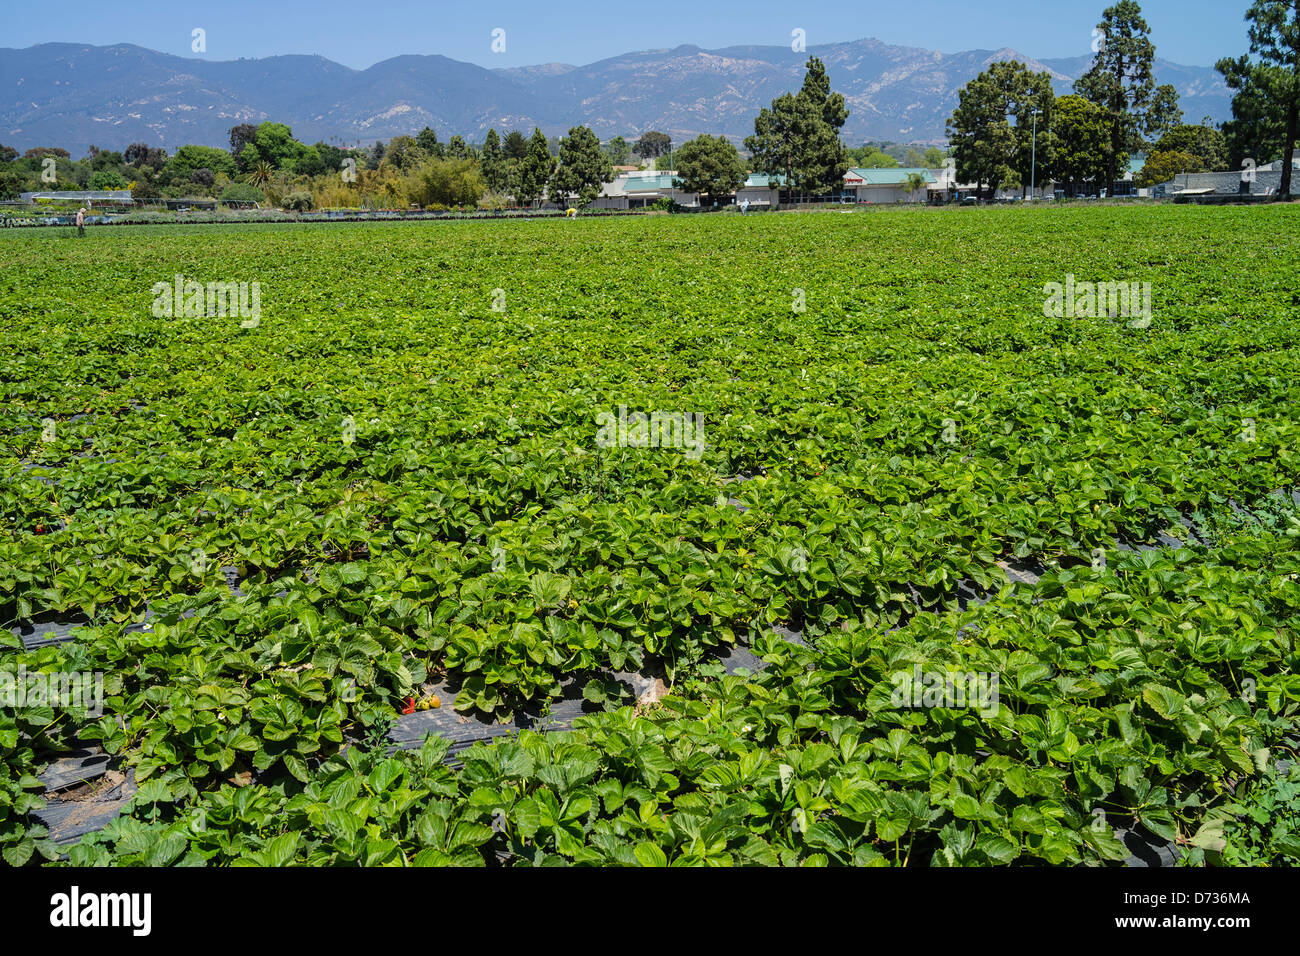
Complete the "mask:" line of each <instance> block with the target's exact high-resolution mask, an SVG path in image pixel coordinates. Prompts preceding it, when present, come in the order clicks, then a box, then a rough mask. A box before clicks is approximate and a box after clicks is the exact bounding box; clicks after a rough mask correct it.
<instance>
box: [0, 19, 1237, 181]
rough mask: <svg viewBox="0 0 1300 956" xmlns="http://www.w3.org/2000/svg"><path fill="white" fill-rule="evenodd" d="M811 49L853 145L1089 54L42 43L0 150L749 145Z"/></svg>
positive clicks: (911, 129)
mask: <svg viewBox="0 0 1300 956" xmlns="http://www.w3.org/2000/svg"><path fill="white" fill-rule="evenodd" d="M809 54H813V55H816V56H820V57H821V58H822V59H823V60H824V61H825V63H826V67H827V70H828V71H829V73H830V78H831V83H832V85H833V87H834V88H835V89H836V90H837V91H839V92H841V93H843V94H844V95H845V98H846V99H847V100H848V103H849V108H850V110H851V111H852V114H851V115H850V117H849V121H848V124H847V125H846V127H845V130H844V134H845V138H846V139H847V140H848V141H849V142H850V144H857V143H859V142H862V141H863V140H867V139H875V140H881V139H888V140H897V141H900V142H916V143H922V142H934V141H941V140H943V139H944V135H945V133H944V124H945V121H946V120H947V118H948V115H949V114H950V113H951V112H952V109H953V107H954V106H955V105H956V102H957V91H958V90H960V89H961V87H962V86H963V85H965V84H966V82H967V81H969V80H970V79H971V78H972V77H973V76H975V75H976V74H977V73H979V72H980V71H981V70H982V69H984V68H985V67H986V66H987V65H988V64H989V63H991V62H994V61H996V60H1007V59H1018V60H1021V61H1022V62H1024V63H1026V64H1027V65H1028V66H1029V67H1030V68H1031V69H1034V70H1047V71H1049V72H1050V73H1051V74H1052V76H1053V80H1054V82H1055V83H1056V86H1057V91H1058V92H1068V91H1069V87H1070V84H1071V83H1072V82H1073V80H1074V79H1075V78H1076V77H1078V76H1079V75H1080V74H1081V73H1082V72H1083V71H1084V70H1085V69H1087V66H1088V63H1089V58H1088V57H1087V56H1081V57H1075V58H1070V59H1054V60H1036V59H1034V58H1033V57H1028V56H1024V55H1022V54H1020V53H1017V52H1016V51H1015V50H1011V49H1002V50H996V51H995V50H968V51H966V52H963V53H953V54H945V53H936V52H934V51H931V50H924V49H920V48H916V47H901V46H891V45H889V44H886V43H882V42H881V41H879V40H873V39H865V40H855V41H853V42H847V43H830V44H823V45H820V46H811V47H809V48H808V53H794V52H792V51H791V50H790V49H789V48H788V47H779V46H737V47H727V48H726V49H721V50H703V49H700V48H699V47H695V46H680V47H677V48H676V49H672V50H646V51H641V52H638V53H627V54H624V55H622V56H617V57H612V58H610V59H607V60H600V61H598V62H596V63H590V64H588V65H586V66H571V65H568V64H563V63H549V64H543V65H539V66H529V67H515V68H511V69H495V70H489V69H485V68H483V67H480V66H475V65H473V64H471V63H462V62H460V61H458V60H452V59H448V58H447V57H444V56H437V55H420V56H416V55H409V56H397V57H393V58H392V59H389V60H384V61H383V62H382V63H376V64H375V65H374V66H372V67H370V68H369V69H366V70H353V69H350V68H348V67H345V66H342V65H340V64H338V63H335V62H334V61H332V60H328V59H325V58H324V57H319V56H273V57H267V58H265V59H242V60H224V61H219V60H205V59H198V58H190V57H179V56H172V55H170V54H166V53H158V52H156V51H154V50H147V49H144V48H143V47H138V46H131V45H117V46H89V45H85V44H77V43H45V44H40V45H38V46H33V47H29V48H27V49H22V50H15V49H0V88H3V89H4V90H6V91H7V93H6V94H5V95H4V97H3V98H2V99H0V143H4V144H5V145H9V146H13V147H15V148H17V149H20V150H26V149H30V148H31V147H33V146H62V147H64V148H66V149H68V150H70V151H71V152H72V153H73V155H74V156H77V155H81V154H82V153H84V151H85V149H86V147H87V146H88V145H90V144H91V143H94V144H95V145H97V146H99V147H100V148H104V149H121V148H122V147H124V146H126V145H127V144H128V143H132V142H145V143H149V144H150V145H160V146H164V147H166V148H168V149H175V148H176V147H177V146H181V145H183V144H185V143H201V144H204V145H209V146H228V138H227V137H228V130H229V129H230V127H231V126H234V125H236V124H238V123H246V122H247V123H258V122H261V121H262V120H266V119H273V120H277V121H281V122H285V123H288V124H289V125H290V126H292V127H293V130H294V134H295V135H296V136H298V137H299V138H300V139H303V140H305V141H307V142H315V141H317V140H321V139H325V140H331V138H337V140H343V141H346V142H352V141H355V140H358V139H359V140H361V141H362V142H371V141H373V140H376V139H384V140H387V139H390V138H392V137H393V136H397V135H401V134H403V133H414V132H416V131H418V130H419V129H421V128H422V127H424V126H425V125H426V124H427V125H429V126H432V127H433V128H434V129H435V130H437V132H438V135H439V136H440V138H442V139H443V140H446V139H447V138H448V137H449V136H451V135H452V134H454V133H459V134H461V135H462V136H465V137H467V138H469V139H472V140H481V138H482V136H483V134H484V133H486V132H487V130H488V128H489V127H496V128H497V129H498V130H509V129H521V130H524V131H525V132H527V131H529V130H531V129H532V127H533V126H541V127H542V129H543V130H544V131H546V133H548V134H563V133H564V132H565V131H566V130H567V129H568V128H569V127H570V126H573V125H578V124H582V125H587V126H590V127H591V128H592V129H594V130H595V131H596V133H597V134H598V135H599V136H600V137H601V138H608V137H610V136H614V135H616V134H622V135H624V136H628V137H631V136H634V135H636V134H639V133H641V132H644V131H645V130H647V129H659V130H664V131H665V132H668V133H670V134H671V135H672V136H673V138H674V140H676V141H677V142H682V141H683V140H685V139H688V138H690V137H692V136H694V135H696V134H698V133H715V134H716V133H723V134H726V135H728V136H730V137H733V138H735V139H739V138H741V137H744V136H746V135H748V134H749V133H751V132H753V120H754V116H755V114H756V113H757V112H758V110H759V108H760V107H762V106H766V105H767V104H768V103H769V102H770V101H771V100H772V98H773V97H775V96H777V95H779V94H780V93H782V92H784V91H786V90H792V89H797V88H798V86H799V84H800V83H801V82H802V79H803V64H804V62H805V60H806V59H807V56H808V55H809ZM1156 81H1157V82H1158V83H1172V84H1174V86H1176V87H1177V88H1178V91H1179V93H1180V94H1181V96H1182V107H1183V111H1184V113H1185V115H1186V118H1187V120H1188V122H1199V121H1200V119H1201V118H1202V117H1203V116H1207V115H1208V116H1210V117H1211V118H1213V119H1214V120H1216V121H1218V120H1223V119H1226V118H1228V117H1229V115H1230V104H1231V96H1230V93H1229V91H1228V89H1227V87H1226V86H1225V85H1224V84H1223V82H1222V79H1221V78H1220V77H1219V75H1218V74H1217V73H1216V72H1215V71H1214V70H1213V69H1211V68H1209V67H1198V66H1180V65H1178V64H1176V63H1169V62H1166V61H1163V60H1160V61H1157V63H1156Z"/></svg>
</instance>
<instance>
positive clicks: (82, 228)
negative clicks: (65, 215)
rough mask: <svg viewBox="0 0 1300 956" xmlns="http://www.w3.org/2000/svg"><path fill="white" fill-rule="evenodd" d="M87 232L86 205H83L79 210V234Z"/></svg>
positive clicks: (82, 234)
mask: <svg viewBox="0 0 1300 956" xmlns="http://www.w3.org/2000/svg"><path fill="white" fill-rule="evenodd" d="M85 234H86V207H85V206H82V207H81V208H80V209H78V210H77V235H78V236H84V235H85Z"/></svg>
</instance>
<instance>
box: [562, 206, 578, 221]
mask: <svg viewBox="0 0 1300 956" xmlns="http://www.w3.org/2000/svg"><path fill="white" fill-rule="evenodd" d="M577 214H578V210H576V209H574V208H572V207H570V208H569V209H567V210H565V213H564V215H565V217H566V218H569V219H572V218H573V217H574V216H576V215H577Z"/></svg>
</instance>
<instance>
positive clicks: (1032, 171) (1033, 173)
mask: <svg viewBox="0 0 1300 956" xmlns="http://www.w3.org/2000/svg"><path fill="white" fill-rule="evenodd" d="M1041 112H1042V110H1034V138H1033V146H1032V147H1031V148H1030V153H1029V155H1030V159H1029V198H1030V199H1031V200H1032V199H1033V198H1034V187H1035V186H1036V185H1037V183H1038V178H1037V173H1038V114H1039V113H1041Z"/></svg>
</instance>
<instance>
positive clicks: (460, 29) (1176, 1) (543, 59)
mask: <svg viewBox="0 0 1300 956" xmlns="http://www.w3.org/2000/svg"><path fill="white" fill-rule="evenodd" d="M1109 2H1111V0H884V2H882V0H840V2H836V3H825V2H811V3H791V2H789V0H781V2H775V0H748V2H746V3H731V2H726V0H702V2H701V0H691V2H684V0H641V2H632V3H625V4H619V3H610V2H599V0H550V2H547V3H539V2H537V0H531V2H522V0H505V2H502V0H484V2H479V3H467V2H465V0H460V2H458V3H446V2H441V0H376V2H373V3H358V2H357V0H347V2H337V0H317V2H312V3H304V2H298V0H289V2H279V0H257V2H250V0H220V2H218V3H203V4H197V3H196V4H191V3H185V2H177V0H168V2H157V0H135V2H132V3H128V4H111V3H105V2H104V0H60V2H59V3H57V4H56V5H55V6H54V7H53V8H51V7H49V6H48V5H41V4H31V3H20V2H17V0H5V2H4V3H3V4H2V5H0V46H6V47H26V46H31V45H33V44H36V43H45V42H50V41H65V42H79V43H95V44H109V43H134V44H137V45H139V46H145V47H150V48H151V49H155V50H161V51H163V52H166V53H174V54H178V55H182V56H194V55H196V54H194V53H193V51H192V50H191V33H192V30H193V29H194V28H196V27H199V28H202V29H203V30H205V31H206V40H207V52H206V53H205V54H204V56H206V57H207V58H209V59H219V60H227V59H237V58H239V57H241V56H246V57H261V56H270V55H273V54H277V53H319V54H321V55H322V56H327V57H329V58H330V59H332V60H336V61H337V62H339V63H343V64H345V65H347V66H350V67H353V68H356V69H364V68H365V67H367V66H370V65H372V64H374V63H377V62H378V61H380V60H383V59H387V58H388V57H390V56H396V55H399V54H403V53H440V54H442V55H444V56H449V57H451V58H453V59H456V60H465V61H468V62H471V63H478V64H480V65H482V66H488V67H498V66H521V65H525V64H533V63H549V62H563V63H577V64H582V63H590V62H593V61H595V60H600V59H603V58H605V57H609V56H614V55H617V54H619V53H625V52H628V51H631V50H644V49H653V48H657V47H673V46H677V45H679V44H682V43H693V44H696V45H697V46H702V47H706V48H715V47H721V46H731V45H734V44H750V43H756V44H772V45H788V44H789V43H790V35H791V30H793V29H795V28H799V29H802V30H804V31H805V33H806V36H807V41H808V44H809V45H815V44H817V43H825V42H832V41H839V40H857V39H861V38H863V37H868V36H871V37H876V38H878V39H880V40H883V41H885V42H887V43H894V44H899V45H903V46H920V47H925V48H927V49H934V50H939V51H942V52H945V53H953V52H957V51H959V50H968V49H974V48H985V49H997V48H1000V47H1014V48H1015V49H1017V50H1019V51H1020V52H1021V53H1024V54H1026V55H1030V56H1036V57H1058V56H1076V55H1080V54H1085V53H1088V52H1090V44H1091V31H1092V27H1093V26H1094V25H1095V24H1096V23H1097V21H1098V20H1099V19H1100V14H1101V11H1102V9H1104V8H1105V6H1106V5H1107V4H1108V3H1109ZM1248 6H1249V0H1142V10H1143V13H1144V14H1145V16H1146V18H1147V21H1148V22H1149V23H1150V24H1151V33H1152V38H1153V39H1154V41H1155V43H1156V50H1157V55H1159V56H1161V57H1163V58H1165V59H1168V60H1173V61H1175V62H1178V63H1186V64H1194V65H1200V66H1212V65H1213V64H1214V62H1215V60H1217V59H1218V58H1219V57H1221V56H1227V55H1236V54H1239V53H1244V52H1245V51H1246V46H1247V41H1246V28H1245V24H1244V23H1243V21H1242V16H1243V14H1244V13H1245V11H1246V8H1247V7H1248ZM51 9H54V10H57V13H56V14H53V15H52V14H51V13H50V10H51ZM495 28H501V29H503V30H505V51H504V52H499V53H494V52H493V51H492V48H491V45H492V31H493V30H494V29H495Z"/></svg>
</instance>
